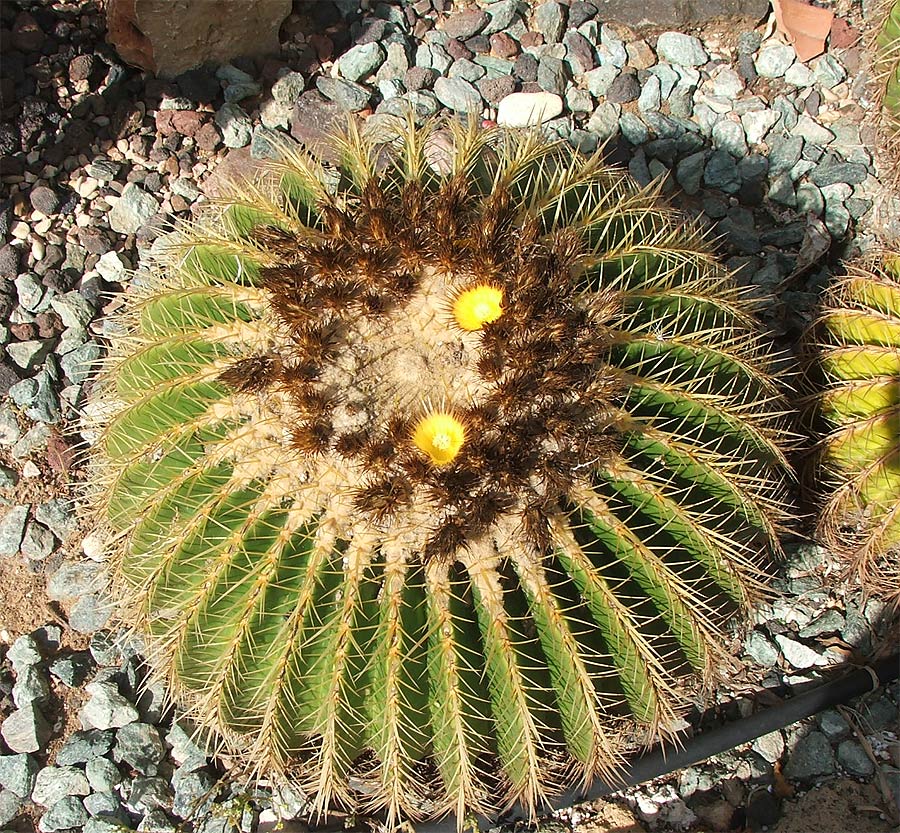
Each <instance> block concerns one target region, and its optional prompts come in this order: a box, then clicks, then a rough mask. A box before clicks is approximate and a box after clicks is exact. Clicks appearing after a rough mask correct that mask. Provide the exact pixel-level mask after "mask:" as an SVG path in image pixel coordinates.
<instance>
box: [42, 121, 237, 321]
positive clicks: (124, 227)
mask: <svg viewBox="0 0 900 833" xmlns="http://www.w3.org/2000/svg"><path fill="white" fill-rule="evenodd" d="M229 106H234V105H229ZM157 211H159V201H158V200H157V199H156V198H155V197H153V196H151V195H150V194H148V193H147V192H146V191H144V190H143V189H142V188H141V187H140V186H139V185H137V184H135V183H134V182H129V183H127V184H126V185H125V187H124V188H123V189H122V194H121V195H120V196H119V199H118V200H117V201H116V204H115V205H114V206H113V207H112V208H111V209H110V211H109V214H108V215H107V220H108V222H109V226H110V228H111V229H112V230H113V231H116V232H118V233H119V234H134V233H136V232H137V230H138V229H139V228H140V227H141V226H143V225H144V224H145V223H146V222H147V221H148V220H149V219H150V218H151V217H152V216H153V215H154V214H156V212H157ZM58 311H59V310H57V312H58ZM60 314H62V313H60ZM63 323H65V319H63ZM66 326H69V325H68V324H66Z"/></svg>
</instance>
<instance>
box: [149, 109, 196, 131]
mask: <svg viewBox="0 0 900 833" xmlns="http://www.w3.org/2000/svg"><path fill="white" fill-rule="evenodd" d="M202 125H203V116H201V115H200V113H198V112H196V111H195V110H160V111H158V112H157V114H156V129H157V131H158V132H159V134H160V135H161V136H171V135H172V134H173V133H180V134H181V135H182V136H191V137H194V136H196V135H197V131H198V130H199V129H200V128H201V126H202Z"/></svg>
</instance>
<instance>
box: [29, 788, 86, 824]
mask: <svg viewBox="0 0 900 833" xmlns="http://www.w3.org/2000/svg"><path fill="white" fill-rule="evenodd" d="M87 820H88V814H87V810H85V809H84V804H83V803H82V802H81V801H79V800H78V799H77V798H76V797H75V796H74V795H67V796H65V797H64V798H62V799H60V800H59V801H57V802H56V804H54V805H53V806H52V807H50V808H49V809H48V810H47V812H46V813H44V815H42V816H41V818H40V821H38V830H40V831H42V833H51V831H54V830H69V829H72V828H80V827H82V826H83V825H84V823H85V822H86V821H87Z"/></svg>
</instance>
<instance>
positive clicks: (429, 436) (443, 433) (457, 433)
mask: <svg viewBox="0 0 900 833" xmlns="http://www.w3.org/2000/svg"><path fill="white" fill-rule="evenodd" d="M465 438H466V429H465V426H464V425H463V424H462V423H461V422H460V421H459V420H458V419H457V418H456V417H455V416H453V415H452V414H448V413H443V412H435V413H431V414H428V416H425V417H422V419H420V420H419V422H418V423H417V424H416V428H415V430H414V431H413V443H414V444H415V446H416V448H418V449H419V450H420V451H423V452H425V454H427V455H428V456H429V457H430V458H431V462H432V463H435V464H437V465H439V466H440V465H443V464H444V463H449V462H450V461H451V460H452V459H453V458H454V457H456V455H457V454H459V450H460V448H462V444H463V441H464V440H465Z"/></svg>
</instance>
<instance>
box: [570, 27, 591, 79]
mask: <svg viewBox="0 0 900 833" xmlns="http://www.w3.org/2000/svg"><path fill="white" fill-rule="evenodd" d="M563 43H564V44H565V46H566V63H568V65H569V67H571V69H572V74H573V75H583V74H584V73H586V72H590V71H591V70H592V69H593V68H594V67H595V66H597V57H596V55H595V54H594V47H593V46H591V43H590V41H589V40H588V39H587V38H586V37H585V36H584V35H582V34H581V33H580V32H574V31H568V32H566V34H565V36H564V37H563Z"/></svg>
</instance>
